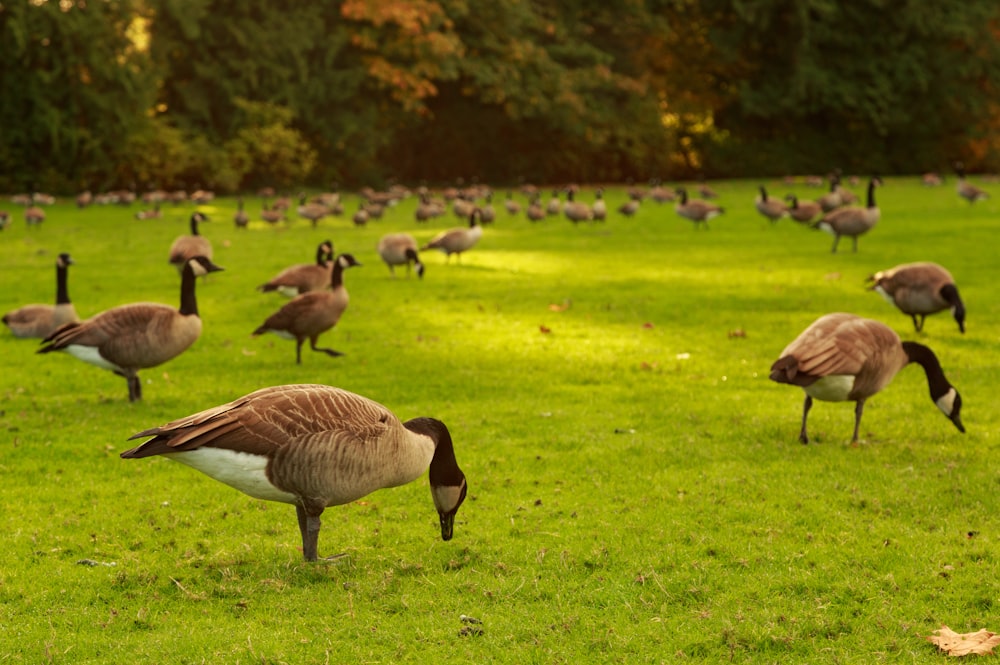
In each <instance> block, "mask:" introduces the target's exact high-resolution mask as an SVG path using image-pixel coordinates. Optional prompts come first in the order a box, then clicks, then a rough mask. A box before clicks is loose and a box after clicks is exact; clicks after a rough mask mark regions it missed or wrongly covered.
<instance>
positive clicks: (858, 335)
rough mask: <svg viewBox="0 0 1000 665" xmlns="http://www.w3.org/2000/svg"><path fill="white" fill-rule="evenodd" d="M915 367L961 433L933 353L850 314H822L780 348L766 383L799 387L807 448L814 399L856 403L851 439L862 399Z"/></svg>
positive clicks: (956, 402) (954, 401)
mask: <svg viewBox="0 0 1000 665" xmlns="http://www.w3.org/2000/svg"><path fill="white" fill-rule="evenodd" d="M913 362H915V363H918V364H919V365H920V366H922V367H923V368H924V372H925V373H926V374H927V383H928V386H929V387H930V394H931V399H932V400H933V401H934V404H936V405H937V407H938V408H939V409H941V411H942V412H943V413H944V415H945V416H947V417H948V419H949V420H951V421H952V422H953V423H954V424H955V427H957V428H958V430H959V431H960V432H965V427H964V426H963V425H962V420H961V418H960V416H959V413H960V411H961V409H962V398H961V396H960V395H959V394H958V391H957V390H955V388H954V387H953V386H952V385H951V384H950V383H948V379H946V378H945V376H944V371H943V370H942V369H941V363H940V362H939V361H938V359H937V356H935V355H934V352H933V351H931V350H930V349H929V348H927V347H926V346H924V345H923V344H918V343H916V342H902V341H900V339H899V335H897V334H896V333H895V332H894V331H893V330H892V329H891V328H890V327H889V326H887V325H885V324H884V323H880V322H878V321H874V320H872V319H864V318H861V317H860V316H856V315H854V314H844V313H836V314H827V315H825V316H822V317H820V318H819V319H817V320H816V321H815V322H813V324H812V325H810V326H809V327H808V328H806V329H805V331H803V332H802V334H801V335H799V336H798V337H797V338H795V340H794V341H793V342H792V343H791V344H789V345H788V346H787V347H785V350H784V351H782V352H781V356H780V357H779V359H778V360H777V361H775V363H774V364H773V365H771V376H770V378H771V380H772V381H777V382H778V383H787V384H790V385H793V386H800V387H801V388H802V389H803V390H804V391H805V393H806V399H805V404H804V406H803V409H802V429H801V431H800V432H799V441H801V442H802V443H809V436H808V434H807V433H806V418H807V417H808V415H809V409H810V408H812V403H813V399H818V400H823V401H826V402H844V401H852V402H856V403H857V406H856V407H855V409H854V436H853V438H852V439H851V443H857V442H858V428H859V427H860V425H861V413H862V411H863V410H864V406H865V400H867V399H868V398H869V397H871V396H872V395H874V394H876V393H878V392H879V391H880V390H882V389H883V388H885V387H886V386H887V385H889V382H890V381H892V379H893V377H894V376H896V373H897V372H899V370H901V369H903V368H904V367H906V366H907V365H908V364H910V363H913Z"/></svg>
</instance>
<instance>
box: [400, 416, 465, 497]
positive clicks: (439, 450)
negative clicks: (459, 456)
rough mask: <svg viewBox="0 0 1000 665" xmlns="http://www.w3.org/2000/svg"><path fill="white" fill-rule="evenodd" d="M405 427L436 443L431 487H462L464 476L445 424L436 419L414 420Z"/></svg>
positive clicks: (431, 471) (431, 467)
mask: <svg viewBox="0 0 1000 665" xmlns="http://www.w3.org/2000/svg"><path fill="white" fill-rule="evenodd" d="M403 427H405V428H406V429H408V430H410V431H411V432H414V433H416V434H423V435H424V436H429V437H430V438H431V439H432V440H433V441H434V457H433V458H431V466H430V469H429V473H428V476H429V477H428V480H429V481H430V484H431V487H446V486H450V487H455V486H458V485H460V484H461V482H462V478H464V476H463V475H462V471H461V469H459V468H458V461H457V460H456V459H455V446H454V444H453V443H452V441H451V433H450V432H449V431H448V428H447V427H446V426H445V424H444V423H443V422H441V421H440V420H437V419H435V418H414V419H412V420H407V421H406V422H405V423H403Z"/></svg>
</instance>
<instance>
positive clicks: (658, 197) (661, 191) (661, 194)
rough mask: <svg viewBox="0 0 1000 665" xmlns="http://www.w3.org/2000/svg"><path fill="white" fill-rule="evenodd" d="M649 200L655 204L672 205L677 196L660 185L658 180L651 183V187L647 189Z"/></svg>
mask: <svg viewBox="0 0 1000 665" xmlns="http://www.w3.org/2000/svg"><path fill="white" fill-rule="evenodd" d="M649 198H651V199H653V200H654V201H656V202H657V203H660V204H663V203H672V202H673V201H674V199H676V198H677V195H676V194H674V193H673V192H672V191H670V190H669V189H667V188H666V187H664V186H663V185H662V184H660V181H659V180H654V181H653V186H652V187H651V188H650V189H649Z"/></svg>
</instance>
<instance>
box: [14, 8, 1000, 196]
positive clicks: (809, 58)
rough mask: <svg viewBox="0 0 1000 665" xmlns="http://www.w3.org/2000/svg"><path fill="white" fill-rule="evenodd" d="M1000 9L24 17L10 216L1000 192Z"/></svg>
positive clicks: (62, 11)
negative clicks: (520, 192)
mask: <svg viewBox="0 0 1000 665" xmlns="http://www.w3.org/2000/svg"><path fill="white" fill-rule="evenodd" d="M998 37H1000V4H998V3H997V2H996V1H995V0H966V1H965V2H962V3H957V2H948V3H898V2H890V1H889V0H854V1H853V2H835V1H834V0H753V1H751V0H672V1H671V0H623V1H622V2H616V3H607V2H601V1H598V0H533V1H532V0H509V1H507V2H492V1H487V0H342V1H341V2H333V3H299V2H289V1H282V0H116V1H115V2H105V1H102V0H17V1H16V2H6V1H2V2H0V58H2V59H0V62H2V63H3V66H2V67H0V190H6V191H21V190H26V189H27V190H30V189H39V190H49V191H65V192H72V191H77V190H82V189H85V188H92V189H105V188H114V187H131V188H136V189H145V188H173V187H187V188H194V187H207V188H214V189H219V190H221V191H236V190H250V189H255V188H257V187H261V186H264V185H269V186H274V187H278V188H291V187H293V186H298V185H300V184H302V183H313V184H317V185H322V186H329V185H330V183H332V182H337V183H340V184H341V185H344V186H357V185H361V184H380V183H383V182H385V181H386V180H388V179H398V180H401V181H405V182H420V181H426V182H429V183H452V182H454V181H455V180H456V178H459V177H462V178H465V179H466V180H469V179H471V178H478V179H480V180H481V181H484V182H493V183H510V184H514V183H517V182H518V181H520V180H529V181H535V182H566V181H584V182H598V181H623V180H625V179H627V178H632V179H635V180H643V181H644V180H647V179H649V178H662V179H664V180H670V179H680V178H690V177H698V176H705V177H738V176H751V175H752V176H759V175H780V174H785V173H805V172H819V173H824V172H826V171H828V170H830V169H832V168H835V167H839V168H843V169H844V170H845V171H851V172H853V171H858V172H863V173H869V172H872V171H878V172H880V173H883V174H889V173H916V172H921V171H926V170H946V169H947V168H948V165H949V164H950V163H951V162H952V161H953V160H955V159H963V160H964V161H965V162H966V164H967V166H969V167H970V168H972V169H977V168H978V169H991V170H995V169H997V168H998V167H1000V156H998V154H1000V153H998V150H997V148H998V147H1000V146H998V139H997V136H998V132H997V130H998V129H1000V107H998V100H1000V97H998V83H1000V40H998Z"/></svg>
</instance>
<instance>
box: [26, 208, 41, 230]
mask: <svg viewBox="0 0 1000 665" xmlns="http://www.w3.org/2000/svg"><path fill="white" fill-rule="evenodd" d="M24 221H26V222H27V223H28V226H36V225H38V224H41V223H42V222H44V221H45V211H44V210H42V209H41V208H39V207H38V206H29V207H28V208H27V209H25V211H24Z"/></svg>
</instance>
